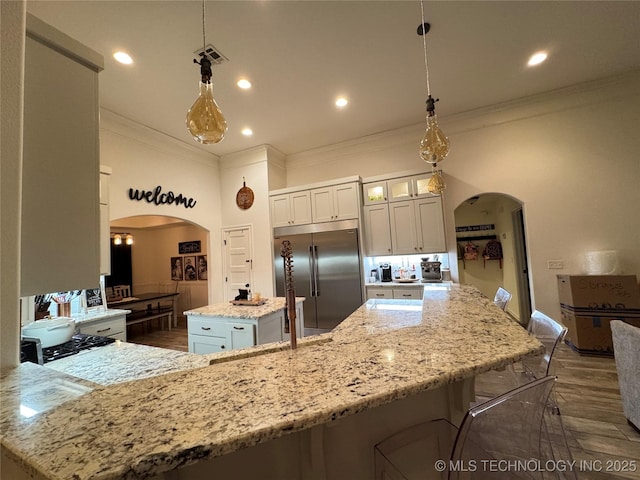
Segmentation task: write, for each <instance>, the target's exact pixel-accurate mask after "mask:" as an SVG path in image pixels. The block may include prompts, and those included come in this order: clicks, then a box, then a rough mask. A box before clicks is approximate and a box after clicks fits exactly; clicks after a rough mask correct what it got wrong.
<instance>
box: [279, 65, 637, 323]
mask: <svg viewBox="0 0 640 480" xmlns="http://www.w3.org/2000/svg"><path fill="white" fill-rule="evenodd" d="M442 101H446V99H442ZM440 123H441V127H442V128H443V130H444V131H445V133H447V134H448V136H449V137H450V139H451V152H450V154H449V156H448V158H447V159H445V160H444V162H443V163H442V167H443V169H444V172H445V180H446V182H447V190H446V191H445V195H444V203H445V207H444V208H445V221H446V228H447V246H448V248H449V251H450V255H455V246H456V245H455V228H454V227H455V226H454V215H453V211H454V209H455V208H456V207H457V206H458V205H460V203H462V202H463V201H464V200H465V199H467V198H469V197H471V196H474V195H477V194H479V193H483V192H498V193H505V194H507V195H509V196H511V197H514V198H518V199H520V200H521V201H522V202H523V211H524V216H525V228H526V233H527V246H528V252H529V259H530V274H531V277H532V289H533V298H532V301H533V306H534V308H538V309H540V310H543V311H545V312H546V313H548V314H549V315H552V316H555V317H556V318H559V316H560V308H559V305H558V295H557V289H556V277H555V276H556V274H558V273H568V274H573V273H581V272H582V268H581V264H582V261H581V256H582V255H583V253H584V252H586V251H589V250H599V249H614V250H618V252H619V257H620V263H621V265H622V267H623V270H624V272H625V273H630V274H636V275H640V256H639V255H638V245H640V220H639V216H638V214H637V205H639V204H640V189H639V188H638V180H639V179H640V161H639V160H638V159H639V158H640V136H639V135H638V125H640V71H634V72H630V73H628V74H626V75H623V76H620V77H617V78H612V79H606V80H603V81H600V82H593V83H590V84H584V85H578V86H575V87H572V88H567V89H564V90H562V91H558V92H551V93H549V94H546V95H540V96H536V97H532V98H528V99H522V100H519V101H516V102H511V103H509V104H505V105H500V106H494V107H492V108H487V109H483V110H481V111H476V112H471V113H468V114H466V115H460V116H457V117H455V118H449V119H441V122H440ZM422 132H423V127H422V126H421V125H418V126H415V127H411V128H405V129H400V130H397V131H394V132H386V133H384V134H381V135H376V136H372V137H368V138H364V139H359V140H357V141H352V142H347V143H344V144H342V145H336V146H332V147H327V148H323V149H318V150H315V151H311V152H305V153H302V154H297V155H293V156H290V157H289V158H288V159H287V186H294V185H302V184H305V183H311V182H314V181H319V180H329V179H331V178H338V177H342V176H345V175H353V174H359V175H361V176H367V175H377V174H386V173H391V172H394V171H402V170H410V169H415V168H420V165H422V162H421V161H420V160H419V159H418V155H417V146H418V142H419V141H420V138H421V137H422ZM425 170H427V169H425ZM453 258H455V257H453ZM549 259H554V260H555V259H561V260H563V261H564V263H565V268H564V269H563V270H549V269H547V266H546V264H547V260H549ZM454 265H455V262H453V263H452V275H453V276H454V278H457V271H453V266H454Z"/></svg>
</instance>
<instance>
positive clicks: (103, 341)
mask: <svg viewBox="0 0 640 480" xmlns="http://www.w3.org/2000/svg"><path fill="white" fill-rule="evenodd" d="M115 341H116V340H115V338H111V337H100V336H97V335H87V334H84V333H76V334H75V335H74V336H73V337H71V340H69V341H68V342H65V343H62V344H60V345H55V346H53V347H45V348H42V357H41V359H42V360H40V358H39V356H38V352H37V349H34V348H28V347H27V346H26V345H25V343H29V342H25V341H23V342H22V352H21V353H22V355H21V360H22V361H27V362H33V363H40V361H42V363H47V362H52V361H54V360H58V359H60V358H65V357H69V356H71V355H75V354H76V353H79V352H81V351H82V350H87V349H89V348H95V347H102V346H104V345H109V344H110V343H113V342H115Z"/></svg>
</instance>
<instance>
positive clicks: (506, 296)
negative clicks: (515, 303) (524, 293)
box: [493, 287, 511, 310]
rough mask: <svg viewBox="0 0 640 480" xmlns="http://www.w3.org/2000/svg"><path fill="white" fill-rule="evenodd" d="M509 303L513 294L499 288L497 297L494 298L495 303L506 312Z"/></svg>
mask: <svg viewBox="0 0 640 480" xmlns="http://www.w3.org/2000/svg"><path fill="white" fill-rule="evenodd" d="M509 301H511V292H509V291H508V290H505V289H504V288H502V287H498V290H497V291H496V296H495V297H494V298H493V303H495V304H496V305H497V306H498V307H500V308H501V309H502V310H506V309H507V305H508V304H509Z"/></svg>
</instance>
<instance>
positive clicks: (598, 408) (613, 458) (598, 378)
mask: <svg viewBox="0 0 640 480" xmlns="http://www.w3.org/2000/svg"><path fill="white" fill-rule="evenodd" d="M127 341H129V342H132V343H140V344H144V345H151V346H154V347H161V348H168V349H172V350H180V351H183V352H186V351H188V345H187V326H186V319H180V320H179V321H178V327H177V328H173V329H172V330H171V331H169V330H160V329H159V328H149V329H147V330H146V331H145V329H144V328H143V327H142V326H136V325H134V326H132V327H129V330H128V332H127ZM554 361H555V362H556V363H555V368H556V375H557V377H558V382H557V384H556V392H555V394H556V401H557V403H558V406H559V407H560V412H561V413H562V416H561V418H562V422H563V426H564V430H565V434H566V437H567V443H568V446H569V449H570V450H571V455H572V457H573V460H575V461H576V462H577V464H576V469H577V472H576V473H577V478H578V479H579V480H605V479H609V480H640V433H638V432H637V431H636V430H634V429H633V428H632V427H631V426H630V425H628V423H627V420H626V418H625V417H624V414H623V411H622V402H621V399H620V389H619V387H618V376H617V374H616V366H615V361H614V359H613V358H608V357H590V356H584V355H579V354H578V353H576V352H574V351H573V350H571V349H570V348H569V347H568V346H566V345H561V346H560V348H559V350H558V351H557V352H556V354H555V357H554ZM625 466H626V471H620V470H621V469H622V467H625Z"/></svg>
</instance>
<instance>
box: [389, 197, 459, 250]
mask: <svg viewBox="0 0 640 480" xmlns="http://www.w3.org/2000/svg"><path fill="white" fill-rule="evenodd" d="M389 219H390V225H391V244H392V250H393V253H394V254H399V255H409V254H416V253H439V252H445V251H446V245H445V236H444V221H443V216H442V199H441V198H440V197H432V198H422V199H419V200H415V201H412V200H409V201H406V202H395V203H390V204H389Z"/></svg>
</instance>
